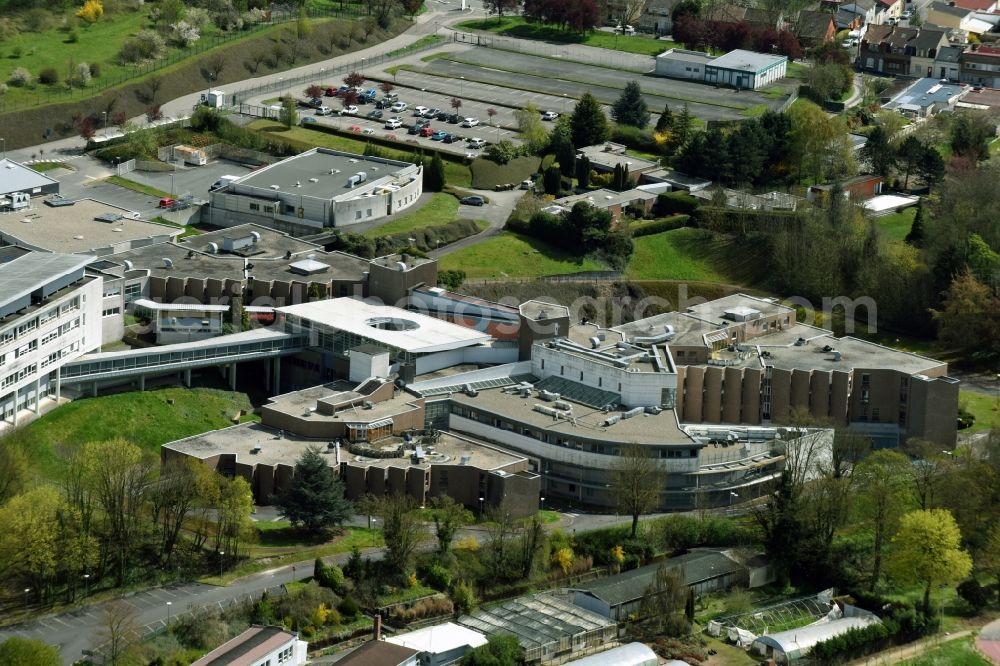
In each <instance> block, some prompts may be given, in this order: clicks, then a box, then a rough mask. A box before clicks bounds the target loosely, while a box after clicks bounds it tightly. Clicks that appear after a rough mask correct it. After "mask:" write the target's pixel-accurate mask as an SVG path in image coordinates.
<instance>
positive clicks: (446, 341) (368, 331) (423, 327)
mask: <svg viewBox="0 0 1000 666" xmlns="http://www.w3.org/2000/svg"><path fill="white" fill-rule="evenodd" d="M276 310H277V311H278V312H281V313H284V314H286V315H291V316H295V317H300V318H302V319H307V320H309V321H311V322H314V323H316V324H320V325H322V326H327V327H329V328H332V329H336V330H340V331H345V332H347V333H353V334H355V335H357V336H359V337H361V338H367V339H368V340H373V341H375V342H377V343H381V344H384V345H386V346H389V347H393V348H396V349H402V350H403V351H406V352H411V353H415V354H422V353H430V352H437V351H445V350H449V349H460V348H462V347H469V346H472V345H477V344H480V343H484V342H489V341H490V340H491V339H492V338H491V336H490V335H489V334H487V333H482V332H480V331H476V330H474V329H471V328H466V327H464V326H459V325H458V324H452V323H450V322H447V321H444V320H442V319H437V318H435V317H429V316H427V315H423V314H420V313H418V312H410V311H409V310H403V309H402V308H396V307H392V306H389V305H377V304H375V303H371V302H368V301H363V300H360V299H353V298H332V299H329V300H325V301H315V302H312V303H300V304H298V305H287V306H285V307H280V308H276ZM379 326H387V327H388V328H379ZM390 328H395V329H396V330H390Z"/></svg>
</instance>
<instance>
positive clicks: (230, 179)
mask: <svg viewBox="0 0 1000 666" xmlns="http://www.w3.org/2000/svg"><path fill="white" fill-rule="evenodd" d="M239 179H240V177H239V176H223V177H222V178H219V180H217V181H215V182H214V183H212V187H210V188H208V191H209V192H211V191H212V190H217V189H219V188H222V187H225V186H226V185H228V184H229V183H232V182H235V181H237V180H239Z"/></svg>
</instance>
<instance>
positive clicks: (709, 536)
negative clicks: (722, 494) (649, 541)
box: [653, 515, 754, 553]
mask: <svg viewBox="0 0 1000 666" xmlns="http://www.w3.org/2000/svg"><path fill="white" fill-rule="evenodd" d="M653 532H654V535H655V537H656V539H657V541H658V542H659V545H660V546H661V547H662V548H663V550H665V551H667V552H668V553H679V552H682V551H685V550H688V549H690V548H699V547H704V546H735V545H739V544H743V543H749V542H751V541H752V540H753V536H754V535H753V534H752V533H751V532H750V531H749V530H748V529H747V528H745V527H743V526H741V525H740V524H739V523H737V522H735V521H733V520H730V519H728V518H722V517H720V516H712V515H708V516H705V517H703V518H698V517H694V516H682V515H676V516H666V517H664V518H660V519H658V520H656V521H655V523H654V527H653Z"/></svg>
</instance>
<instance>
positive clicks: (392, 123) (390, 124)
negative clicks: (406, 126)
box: [385, 116, 403, 129]
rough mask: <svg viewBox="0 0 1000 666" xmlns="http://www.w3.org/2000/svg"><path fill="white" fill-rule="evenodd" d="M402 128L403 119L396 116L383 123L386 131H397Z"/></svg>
mask: <svg viewBox="0 0 1000 666" xmlns="http://www.w3.org/2000/svg"><path fill="white" fill-rule="evenodd" d="M402 126H403V119H402V118H400V117H398V116H396V117H395V118H389V120H387V121H385V128H386V129H397V128H400V127H402Z"/></svg>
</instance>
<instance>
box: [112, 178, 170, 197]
mask: <svg viewBox="0 0 1000 666" xmlns="http://www.w3.org/2000/svg"><path fill="white" fill-rule="evenodd" d="M105 180H106V181H107V182H109V183H111V184H112V185H117V186H118V187H124V188H125V189H127V190H132V191H133V192H138V193H139V194H146V195H148V196H151V197H159V198H163V197H169V196H170V192H164V191H163V190H160V189H157V188H155V187H153V186H152V185H146V184H145V183H139V182H136V181H134V180H129V179H128V178H123V177H122V176H108V177H107V178H105Z"/></svg>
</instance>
